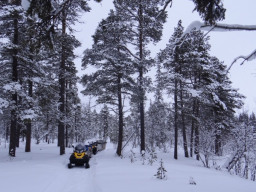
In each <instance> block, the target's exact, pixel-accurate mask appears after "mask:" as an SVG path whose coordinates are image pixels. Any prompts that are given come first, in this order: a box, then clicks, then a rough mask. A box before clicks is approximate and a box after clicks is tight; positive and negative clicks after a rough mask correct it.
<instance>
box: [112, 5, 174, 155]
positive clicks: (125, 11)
mask: <svg viewBox="0 0 256 192" xmlns="http://www.w3.org/2000/svg"><path fill="white" fill-rule="evenodd" d="M168 3H170V1H160V0H154V1H152V0H151V1H150V0H139V1H132V0H129V1H120V0H115V1H114V6H115V9H116V11H117V14H118V15H119V16H120V17H122V18H123V20H124V22H125V24H126V25H127V26H128V27H129V28H128V31H130V32H132V36H131V38H130V42H128V45H131V46H133V47H134V48H135V50H137V52H135V53H132V51H130V50H129V49H128V46H126V47H124V48H125V49H126V50H128V53H129V54H130V55H131V56H132V57H133V59H134V60H135V62H136V65H135V66H136V69H137V73H138V80H137V81H138V82H137V88H136V93H137V99H136V100H137V101H136V102H138V104H139V107H140V132H141V133H140V137H141V144H140V147H141V151H143V150H145V147H146V146H145V117H144V116H145V111H144V102H145V92H146V90H147V86H148V85H147V84H146V83H145V82H146V80H145V73H146V72H147V70H148V68H149V66H150V63H152V62H151V61H150V57H149V53H150V52H149V50H147V49H146V46H147V45H148V44H149V42H153V43H156V42H158V41H159V40H160V38H161V35H162V28H163V23H164V22H165V19H166V13H165V11H164V10H160V6H161V5H164V4H166V6H167V5H168Z"/></svg>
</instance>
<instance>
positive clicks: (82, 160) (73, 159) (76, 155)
mask: <svg viewBox="0 0 256 192" xmlns="http://www.w3.org/2000/svg"><path fill="white" fill-rule="evenodd" d="M89 160H90V158H89V156H88V155H87V153H86V150H85V147H84V146H83V145H82V144H78V145H76V146H75V147H74V152H73V153H72V155H71V156H70V158H69V164H68V168H72V167H73V164H74V165H75V166H85V168H86V169H88V168H90V165H89Z"/></svg>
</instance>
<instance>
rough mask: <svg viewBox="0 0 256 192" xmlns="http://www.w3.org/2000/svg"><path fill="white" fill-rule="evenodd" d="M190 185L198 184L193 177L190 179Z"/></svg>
mask: <svg viewBox="0 0 256 192" xmlns="http://www.w3.org/2000/svg"><path fill="white" fill-rule="evenodd" d="M189 184H190V185H196V182H195V180H194V178H193V177H190V178H189Z"/></svg>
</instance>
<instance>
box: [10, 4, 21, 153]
mask: <svg viewBox="0 0 256 192" xmlns="http://www.w3.org/2000/svg"><path fill="white" fill-rule="evenodd" d="M12 3H13V4H14V5H20V3H21V2H20V1H13V2H12ZM13 27H14V34H13V44H14V45H18V37H19V31H18V13H17V12H15V13H14V20H13ZM17 55H18V50H17V48H14V49H13V56H12V81H13V83H18V59H17ZM12 102H13V105H14V106H13V108H12V110H11V128H10V144H9V155H10V156H12V157H15V154H16V131H17V130H16V129H17V111H16V110H17V102H18V95H17V92H16V91H15V92H14V93H13V94H12Z"/></svg>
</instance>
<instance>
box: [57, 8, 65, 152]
mask: <svg viewBox="0 0 256 192" xmlns="http://www.w3.org/2000/svg"><path fill="white" fill-rule="evenodd" d="M65 34H66V14H65V12H64V11H63V12H62V36H63V39H62V53H61V62H60V77H59V85H60V115H61V117H60V119H59V122H58V131H59V134H58V139H59V141H58V143H59V146H60V155H63V154H65V124H64V120H65V92H66V90H65V88H66V85H65V84H66V83H65V82H66V81H65V62H66V57H65V45H64V38H65Z"/></svg>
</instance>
